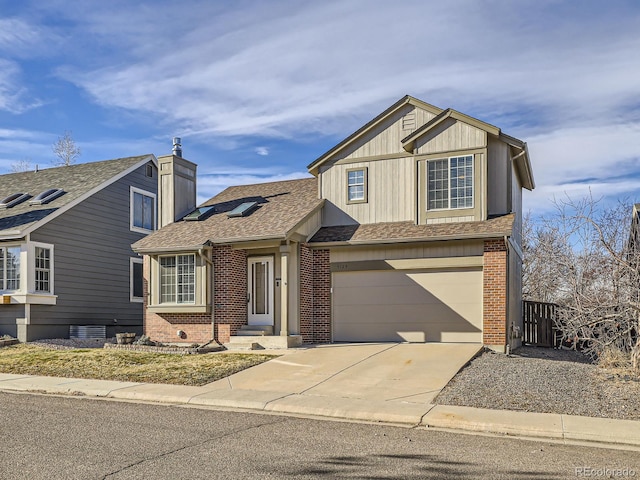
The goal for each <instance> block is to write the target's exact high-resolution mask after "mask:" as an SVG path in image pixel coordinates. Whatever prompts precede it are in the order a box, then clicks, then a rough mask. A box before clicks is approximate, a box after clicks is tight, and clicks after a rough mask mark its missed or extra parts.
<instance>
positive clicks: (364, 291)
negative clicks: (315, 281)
mask: <svg viewBox="0 0 640 480" xmlns="http://www.w3.org/2000/svg"><path fill="white" fill-rule="evenodd" d="M333 340H334V341H336V342H380V341H386V342H399V341H400V342H401V341H406V342H477V343H481V342H482V269H480V268H476V269H451V270H382V271H360V272H339V273H334V274H333Z"/></svg>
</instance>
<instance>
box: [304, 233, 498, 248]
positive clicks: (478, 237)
mask: <svg viewBox="0 0 640 480" xmlns="http://www.w3.org/2000/svg"><path fill="white" fill-rule="evenodd" d="M500 236H504V237H506V235H505V234H504V233H501V232H494V233H486V234H466V235H440V236H437V237H412V238H383V239H376V240H354V241H349V240H344V241H339V242H309V243H308V246H309V247H311V248H313V247H315V248H322V247H346V246H350V245H384V244H396V243H415V242H439V241H445V240H485V239H487V238H500Z"/></svg>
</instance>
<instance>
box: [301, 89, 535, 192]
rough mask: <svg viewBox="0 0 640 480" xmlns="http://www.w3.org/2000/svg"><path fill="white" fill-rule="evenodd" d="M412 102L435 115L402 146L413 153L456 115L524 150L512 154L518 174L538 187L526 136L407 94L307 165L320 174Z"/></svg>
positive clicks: (524, 182)
mask: <svg viewBox="0 0 640 480" xmlns="http://www.w3.org/2000/svg"><path fill="white" fill-rule="evenodd" d="M407 104H410V105H413V106H415V107H417V108H422V109H424V110H427V111H429V112H431V113H433V114H434V115H435V117H434V118H432V119H431V120H429V121H428V122H427V123H425V124H424V125H422V126H421V127H419V128H417V129H416V130H415V131H414V132H412V133H411V134H409V135H408V136H407V137H405V138H403V139H402V140H401V143H402V147H403V148H404V149H405V150H406V151H407V152H410V153H413V146H414V143H415V141H416V140H417V139H418V138H420V137H421V136H423V135H425V134H427V133H428V132H429V131H430V130H432V129H433V128H435V127H436V126H437V125H439V124H441V123H442V122H443V121H445V120H446V119H447V118H452V119H454V120H458V121H460V122H464V123H466V124H469V125H472V126H474V127H476V128H479V129H481V130H484V131H485V132H487V133H488V134H490V135H493V136H495V137H497V138H498V139H499V140H501V141H503V142H505V143H507V144H508V145H510V146H511V147H514V148H516V149H518V150H520V151H519V152H518V153H517V154H515V155H514V156H513V157H512V160H514V161H515V163H516V169H517V171H518V175H519V176H520V181H521V183H522V186H523V187H524V188H526V189H527V190H533V189H534V188H535V182H534V180H533V173H532V169H531V160H530V158H529V149H528V148H527V144H526V142H523V141H522V140H518V139H517V138H515V137H511V136H509V135H506V134H505V133H503V132H502V130H501V129H500V128H498V127H496V126H494V125H491V124H489V123H486V122H483V121H482V120H478V119H477V118H474V117H471V116H469V115H466V114H464V113H462V112H458V111H457V110H454V109H452V108H447V109H446V110H443V109H441V108H438V107H436V106H433V105H430V104H428V103H425V102H423V101H422V100H418V99H417V98H414V97H412V96H410V95H405V96H404V97H402V98H401V99H400V100H398V101H397V102H396V103H394V104H393V105H391V106H390V107H389V108H387V109H386V110H385V111H384V112H382V113H381V114H380V115H378V116H377V117H375V118H374V119H373V120H371V121H369V122H368V123H366V124H365V125H363V126H362V127H361V128H359V129H358V130H356V131H355V132H354V133H352V134H351V135H349V136H348V137H347V138H345V139H344V140H343V141H341V142H340V143H338V144H337V145H336V146H335V147H333V148H331V149H330V150H328V151H327V152H325V153H324V154H322V155H320V156H319V157H318V158H317V159H315V160H314V161H313V162H311V163H310V164H309V165H308V166H307V169H308V170H309V173H311V174H312V175H317V174H318V170H319V168H320V166H321V165H322V164H323V163H325V162H326V161H327V160H329V159H330V158H331V157H333V156H334V155H335V154H336V153H337V152H339V151H340V150H343V149H344V148H346V147H348V146H349V145H351V144H352V143H354V142H356V141H357V140H358V139H360V138H362V137H363V136H364V135H365V134H367V133H368V132H369V131H371V130H372V129H373V128H375V127H376V126H377V125H379V124H380V123H382V122H383V121H384V120H385V119H387V118H389V117H390V116H391V115H393V114H394V113H396V112H397V111H398V110H400V109H401V108H402V107H404V106H405V105H407Z"/></svg>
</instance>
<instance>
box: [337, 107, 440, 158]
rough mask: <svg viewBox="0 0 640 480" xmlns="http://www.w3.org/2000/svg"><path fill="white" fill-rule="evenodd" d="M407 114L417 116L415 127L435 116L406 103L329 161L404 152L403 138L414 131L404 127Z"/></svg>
mask: <svg viewBox="0 0 640 480" xmlns="http://www.w3.org/2000/svg"><path fill="white" fill-rule="evenodd" d="M407 114H409V115H410V116H413V117H414V118H415V125H416V127H415V128H419V127H421V126H422V125H424V124H425V123H426V122H428V121H429V120H431V119H432V118H433V117H434V116H435V115H434V114H433V113H431V112H428V111H426V110H422V109H420V108H416V107H414V106H413V105H405V106H404V107H403V108H401V109H400V110H398V111H397V112H396V113H395V114H394V115H392V116H390V117H389V118H387V119H386V120H385V121H383V122H382V123H380V124H379V125H377V126H376V127H375V128H374V129H372V130H371V131H369V132H367V134H366V135H364V136H363V138H361V139H359V141H358V142H356V143H354V144H353V145H350V146H349V147H348V148H346V149H344V150H341V151H340V152H338V153H337V154H336V155H334V156H333V157H331V158H330V159H329V162H330V163H331V162H333V161H336V160H340V159H354V158H363V157H372V156H377V155H388V154H394V153H404V150H403V148H402V143H401V140H402V139H403V138H405V137H406V136H408V135H409V134H410V133H411V132H412V131H413V130H406V129H404V128H403V117H404V116H405V115H407Z"/></svg>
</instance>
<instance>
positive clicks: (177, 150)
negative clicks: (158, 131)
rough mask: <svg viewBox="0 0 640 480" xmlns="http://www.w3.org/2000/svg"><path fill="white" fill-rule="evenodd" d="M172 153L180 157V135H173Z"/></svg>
mask: <svg viewBox="0 0 640 480" xmlns="http://www.w3.org/2000/svg"><path fill="white" fill-rule="evenodd" d="M173 154H174V155H175V156H176V157H180V158H182V143H180V137H173Z"/></svg>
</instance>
